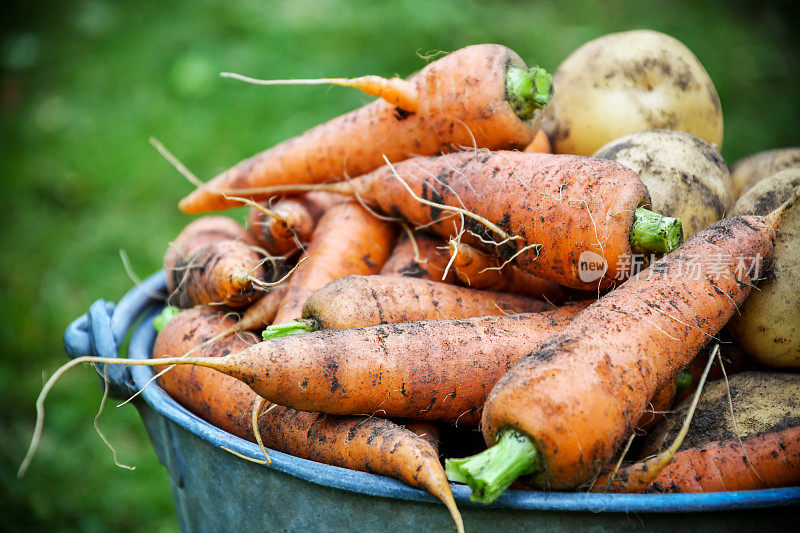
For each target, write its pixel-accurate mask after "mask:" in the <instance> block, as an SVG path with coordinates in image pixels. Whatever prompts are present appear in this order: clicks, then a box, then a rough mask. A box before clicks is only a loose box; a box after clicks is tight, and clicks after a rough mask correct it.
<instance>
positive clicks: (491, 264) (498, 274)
mask: <svg viewBox="0 0 800 533" xmlns="http://www.w3.org/2000/svg"><path fill="white" fill-rule="evenodd" d="M449 244H450V256H451V257H452V258H453V264H452V265H453V269H454V270H455V272H456V276H457V277H458V279H460V280H461V281H462V282H464V283H465V284H466V285H468V286H470V287H475V288H476V289H485V290H490V291H499V292H508V293H511V294H521V295H523V296H528V297H529V298H542V299H544V300H547V301H548V302H552V303H561V302H563V301H564V291H563V290H561V287H560V286H559V285H558V284H557V283H553V282H552V281H547V280H546V279H542V278H540V277H537V276H534V275H533V274H529V273H527V272H525V271H524V270H522V269H520V268H519V267H517V266H515V265H512V264H502V263H501V262H500V260H499V259H498V258H496V257H494V256H491V255H488V254H485V253H483V252H481V251H479V250H477V249H475V248H473V247H472V246H470V245H468V244H464V243H462V242H459V241H458V240H456V239H450V242H449Z"/></svg>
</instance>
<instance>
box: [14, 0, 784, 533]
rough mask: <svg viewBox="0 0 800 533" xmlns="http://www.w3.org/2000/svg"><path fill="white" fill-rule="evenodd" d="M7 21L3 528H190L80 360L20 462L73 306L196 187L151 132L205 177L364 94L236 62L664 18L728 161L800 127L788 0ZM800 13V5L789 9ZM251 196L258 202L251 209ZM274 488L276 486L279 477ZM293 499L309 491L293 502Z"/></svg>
mask: <svg viewBox="0 0 800 533" xmlns="http://www.w3.org/2000/svg"><path fill="white" fill-rule="evenodd" d="M15 4H16V5H14V6H10V5H9V6H5V7H4V17H3V20H2V22H0V25H1V26H0V27H2V37H1V39H0V67H1V68H2V75H1V77H0V140H1V142H0V176H1V177H2V178H1V179H2V185H3V187H2V189H1V191H2V195H3V199H4V201H3V202H2V207H0V228H2V230H1V231H0V252H1V253H0V271H1V272H2V276H0V298H1V299H2V300H1V301H0V352H1V353H2V356H0V357H1V359H0V391H2V398H3V401H2V403H0V423H2V435H3V438H2V439H0V483H1V485H0V490H1V491H2V492H0V502H2V503H1V504H0V506H2V507H3V515H4V518H3V529H8V530H12V531H16V530H20V531H22V530H41V529H44V528H47V529H50V530H80V531H174V530H176V529H177V523H176V520H175V512H174V510H173V507H172V500H171V495H170V491H169V486H168V481H167V475H166V471H165V470H164V469H163V467H162V466H161V465H160V464H158V462H157V460H156V457H155V454H154V452H153V451H152V448H151V447H150V445H149V443H148V440H147V437H146V435H145V432H144V428H143V426H142V424H141V422H140V420H139V418H138V416H137V414H136V412H135V410H134V409H133V408H132V407H130V406H128V407H124V408H121V409H115V408H113V407H109V408H107V410H106V412H105V413H104V415H103V417H102V418H101V425H102V427H103V429H104V430H105V432H106V433H107V435H108V437H109V439H110V440H111V442H113V443H114V445H115V446H116V448H117V450H118V452H119V456H120V460H121V461H123V462H125V463H128V464H132V465H135V466H136V470H134V471H127V470H122V469H120V468H117V467H115V466H114V463H113V461H112V457H111V454H110V452H109V450H108V449H107V448H106V447H105V446H104V445H103V443H102V442H101V441H100V439H99V438H98V436H97V435H96V434H95V432H94V430H93V429H92V418H93V417H94V415H95V412H96V411H97V407H98V405H99V400H100V389H99V387H98V383H97V379H96V377H95V376H94V373H93V372H92V371H90V370H88V369H83V370H75V371H73V372H71V373H69V374H67V376H66V377H65V378H64V379H63V380H62V381H61V383H60V384H59V385H58V386H57V387H56V389H55V390H54V392H53V394H52V395H51V397H50V400H49V402H48V418H47V423H46V426H45V433H44V439H43V441H42V445H41V448H40V450H39V453H38V455H37V456H36V458H35V459H34V461H33V463H32V465H31V468H30V471H29V473H28V475H27V476H26V477H25V478H24V479H23V480H21V481H18V480H17V479H16V478H15V470H16V467H17V465H18V463H19V461H20V459H21V458H22V456H23V454H24V450H25V448H26V446H27V443H28V439H29V437H30V434H31V431H32V428H33V421H34V410H33V405H34V400H35V397H36V394H37V393H38V391H39V388H40V386H41V384H42V378H43V373H46V372H52V371H53V370H54V369H55V368H56V367H57V366H58V365H59V364H61V363H63V362H64V360H65V356H64V354H63V351H62V346H61V336H62V334H63V331H64V329H65V327H66V326H67V324H68V323H69V322H70V321H71V320H72V319H74V318H75V317H77V316H78V315H80V314H82V313H84V312H85V311H86V310H87V309H88V307H89V305H90V304H91V303H92V302H93V301H94V300H95V299H97V298H101V297H102V298H107V299H112V300H117V299H119V298H120V297H121V296H122V295H123V294H124V293H125V292H126V291H127V290H128V289H129V288H130V287H131V285H132V283H131V281H130V280H129V279H128V277H127V275H126V273H125V271H124V269H123V267H122V263H121V261H120V257H119V250H120V249H125V250H126V251H127V253H128V255H129V256H130V258H131V261H132V264H133V267H134V269H135V271H136V272H138V273H139V274H140V275H141V276H145V275H148V274H150V273H152V272H154V271H155V270H156V269H158V268H159V267H160V264H161V259H162V256H163V253H164V251H165V249H166V246H167V243H168V242H169V241H170V239H171V238H173V237H174V236H175V234H177V232H178V231H179V230H180V229H181V227H182V226H183V225H185V224H186V223H187V222H188V218H187V217H186V216H184V215H182V214H181V213H180V212H179V211H178V210H177V208H176V203H177V201H178V199H179V198H180V197H181V196H183V195H184V194H186V193H187V192H188V191H189V190H190V186H189V185H188V184H187V183H186V182H185V181H184V180H183V178H181V177H180V176H179V175H178V174H177V173H176V172H175V171H174V170H173V169H171V167H169V165H168V164H167V163H166V162H165V161H164V160H162V159H161V157H160V156H159V155H157V153H156V152H155V151H154V150H153V149H152V148H151V147H150V145H149V144H148V142H147V139H148V137H149V136H151V135H153V136H156V137H158V138H159V139H161V140H162V141H163V142H164V143H165V144H166V145H167V146H168V147H169V148H170V149H171V150H173V151H174V152H175V153H176V154H177V155H178V156H179V157H180V158H181V159H182V160H183V161H184V162H185V163H186V164H187V165H188V167H189V168H191V169H193V170H194V171H195V172H196V173H197V174H199V175H200V176H202V177H209V176H212V175H214V174H215V173H217V172H218V171H221V170H223V169H225V168H226V167H228V166H229V165H231V164H233V163H235V162H237V161H239V160H240V159H242V158H244V157H247V156H249V155H252V154H253V153H255V152H257V151H259V150H262V149H264V148H266V147H268V146H271V145H273V144H275V143H277V142H279V141H281V140H283V139H286V138H289V137H291V136H293V135H296V134H298V133H300V132H302V131H304V130H305V129H307V128H309V127H311V126H313V125H315V124H317V123H319V122H321V121H323V120H325V119H327V118H330V117H333V116H335V115H338V114H341V113H343V112H346V111H348V110H351V109H353V108H355V107H357V106H359V105H361V104H363V103H365V102H367V101H369V100H370V99H369V98H368V97H366V96H364V95H362V94H359V93H358V92H355V91H353V90H347V89H342V88H322V87H306V88H263V87H253V86H247V85H244V84H240V83H237V82H235V81H232V80H222V79H220V78H218V77H217V73H218V72H220V71H223V70H232V71H236V72H241V73H245V74H250V75H255V76H259V77H264V78H291V77H318V76H355V75H360V74H366V73H374V74H381V75H385V76H390V75H394V74H399V75H407V74H409V73H411V72H413V71H415V70H417V69H419V68H420V67H422V66H423V64H424V62H423V60H421V59H420V57H418V55H417V54H418V53H419V54H424V53H427V52H431V51H438V50H444V51H452V50H455V49H457V48H460V47H462V46H465V45H468V44H474V43H481V42H495V43H500V44H504V45H507V46H509V47H510V48H512V49H514V50H516V51H517V52H518V53H519V54H520V55H521V56H522V57H523V58H524V59H526V61H528V62H529V63H535V62H537V63H539V64H540V65H542V66H545V67H547V68H549V69H551V70H554V69H555V68H556V67H557V66H558V64H559V63H560V62H561V60H563V59H564V58H565V57H566V56H567V55H568V54H569V53H570V52H571V51H572V50H574V49H575V48H576V47H578V46H579V45H581V44H582V43H584V42H586V41H588V40H590V39H593V38H595V37H599V36H601V35H603V34H606V33H609V32H613V31H621V30H627V29H634V28H651V29H656V30H660V31H663V32H666V33H669V34H671V35H673V36H675V37H677V38H678V39H680V40H681V41H683V42H684V43H685V44H686V45H688V46H689V47H690V48H691V49H692V50H693V51H694V53H695V54H696V55H697V56H698V57H699V59H700V60H701V62H702V63H703V65H704V66H705V67H706V69H707V70H708V72H709V74H710V75H711V77H712V79H713V80H714V82H715V83H716V86H717V89H718V91H719V94H720V99H721V101H722V107H723V110H724V115H725V139H724V147H723V155H724V157H725V159H726V160H727V161H729V162H731V161H735V160H736V159H738V158H740V157H742V156H745V155H747V154H749V153H753V152H756V151H760V150H764V149H768V148H775V147H781V146H787V145H797V144H800V142H799V141H800V139H798V131H799V130H798V127H797V119H798V117H800V97H799V96H798V95H800V81H799V80H798V74H797V73H798V70H800V61H799V60H798V48H799V47H798V42H799V41H798V37H797V35H796V28H794V27H792V22H791V21H792V19H793V18H794V17H795V16H796V15H797V13H796V12H793V8H791V7H790V6H791V5H792V2H782V3H777V4H770V3H768V2H731V1H725V2H708V3H703V4H702V5H697V4H696V3H695V2H688V1H658V2H654V3H650V2H596V3H595V2H579V3H574V2H531V3H524V2H507V1H506V2H500V1H495V2H477V1H455V0H452V1H443V2H433V1H416V0H409V1H403V2H375V3H373V2H366V1H364V2H335V1H318V2H316V1H309V0H303V1H294V2H255V1H254V2H238V1H237V2H231V1H222V0H219V1H211V0H198V1H194V2H181V3H176V2H169V3H167V2H162V1H152V0H136V1H132V0H120V1H110V0H83V1H73V2H49V3H48V2H37V1H33V2H17V3H15ZM795 20H796V19H795ZM235 216H237V217H240V218H243V213H242V212H241V211H238V212H235ZM275 496H276V497H280V495H275ZM298 511H299V510H298Z"/></svg>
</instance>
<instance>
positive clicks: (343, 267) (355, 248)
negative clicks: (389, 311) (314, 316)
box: [275, 202, 396, 324]
mask: <svg viewBox="0 0 800 533" xmlns="http://www.w3.org/2000/svg"><path fill="white" fill-rule="evenodd" d="M395 236H396V230H395V227H394V226H393V225H391V224H389V223H388V222H384V221H382V220H380V219H378V218H376V217H375V216H373V215H371V214H370V213H369V212H367V211H366V210H365V209H364V208H363V207H361V206H360V205H359V204H358V203H355V202H350V203H346V204H340V205H337V206H334V207H332V208H331V209H329V210H328V211H327V212H326V213H325V214H324V215H323V216H322V218H321V219H320V221H319V224H317V228H316V229H315V230H314V234H313V236H312V239H311V244H309V246H308V248H307V249H306V252H305V254H303V256H304V257H306V258H307V259H306V260H305V261H303V263H301V264H300V265H299V266H298V267H297V270H295V271H294V273H293V274H292V276H291V277H290V278H289V281H288V282H287V289H286V296H285V297H284V299H283V301H282V302H281V305H280V307H279V308H278V312H277V315H276V317H275V323H276V324H281V323H283V322H288V321H290V320H295V319H297V318H300V316H301V315H302V313H303V306H305V304H306V300H308V298H309V296H311V295H312V294H313V293H314V292H315V291H317V290H318V289H321V288H322V287H324V286H325V285H327V284H328V283H330V282H331V281H333V280H335V279H338V278H341V277H344V276H349V275H368V274H377V273H378V272H379V271H380V269H381V267H382V266H383V264H384V263H385V262H386V259H388V257H389V254H390V253H391V251H392V246H393V245H394V240H395Z"/></svg>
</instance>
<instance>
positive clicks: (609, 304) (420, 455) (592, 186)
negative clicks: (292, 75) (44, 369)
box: [21, 31, 800, 529]
mask: <svg viewBox="0 0 800 533" xmlns="http://www.w3.org/2000/svg"><path fill="white" fill-rule="evenodd" d="M240 78H242V77H240ZM251 81H254V80H251ZM300 81H309V80H298V83H299V82H300ZM318 81H321V82H325V83H329V82H330V83H339V84H343V85H348V86H352V87H356V88H359V89H362V90H364V91H365V92H367V93H369V94H372V95H374V96H377V97H378V99H377V100H376V101H374V102H373V103H371V104H368V105H366V106H364V107H363V108H361V109H358V110H355V111H353V112H351V113H348V114H345V115H343V116H340V117H338V118H335V119H333V120H331V121H329V122H327V123H325V124H321V125H319V126H317V127H315V128H313V129H312V130H309V131H308V132H306V133H304V134H302V135H300V136H298V137H296V138H294V139H290V140H287V141H285V142H283V143H281V144H279V145H277V146H275V147H272V148H270V149H268V150H266V151H264V152H262V153H260V154H257V155H255V156H253V157H251V158H249V159H247V160H245V161H242V162H240V163H238V164H236V165H235V166H233V167H232V168H231V169H230V170H227V171H226V172H224V173H222V174H221V175H219V176H217V177H216V178H214V179H212V180H211V181H209V182H208V183H205V184H200V186H199V187H198V188H197V189H196V190H195V191H193V192H192V193H191V194H189V195H188V196H187V197H186V198H184V199H183V200H181V202H180V204H179V205H180V208H181V209H182V210H183V211H185V212H186V213H188V214H200V213H206V212H210V211H217V210H221V209H226V208H230V207H236V206H241V205H243V204H249V205H251V211H250V215H249V216H248V218H247V227H246V228H245V227H243V226H242V225H240V224H239V223H238V222H236V221H234V220H233V219H231V218H228V217H224V216H203V217H201V218H198V219H196V220H194V221H193V222H191V223H190V224H188V225H187V227H186V228H185V229H184V231H183V232H181V234H180V235H178V236H177V237H176V238H175V240H174V241H173V242H172V243H170V245H169V247H168V249H167V252H166V256H165V260H164V268H165V270H166V272H167V279H168V288H169V290H170V295H169V298H168V301H167V304H168V305H169V306H170V307H167V308H166V309H165V314H164V315H162V316H161V317H159V319H158V320H157V322H156V325H157V328H158V329H159V330H160V333H159V336H158V338H157V341H156V344H155V347H154V350H153V358H154V359H155V360H151V361H134V362H125V361H122V364H150V365H153V366H156V370H157V371H158V372H159V374H158V384H159V385H160V386H161V387H162V388H163V389H164V390H166V391H167V392H168V393H169V394H170V395H171V396H172V397H173V398H175V399H176V400H177V401H178V402H179V403H181V404H183V405H184V406H186V407H187V408H188V409H190V410H192V411H193V412H195V413H196V414H198V416H201V417H203V418H205V419H206V420H208V421H209V422H211V423H213V424H215V425H217V426H218V427H220V428H222V429H224V430H226V431H228V432H230V433H232V434H234V435H237V436H239V437H242V438H245V439H250V440H254V441H257V442H258V443H259V444H260V445H261V446H262V449H263V451H264V453H265V457H264V460H265V461H269V457H268V450H267V448H271V449H276V450H281V451H283V452H287V453H290V454H293V455H296V456H298V457H304V458H307V459H311V460H314V461H319V462H322V463H327V464H334V465H338V466H343V467H347V468H353V469H358V470H366V471H369V472H374V473H379V474H383V475H387V476H391V477H395V478H397V479H400V480H402V481H404V482H406V483H408V484H410V485H412V486H417V487H421V488H424V489H425V490H428V491H430V492H431V493H432V494H434V495H435V496H437V497H438V498H440V499H441V500H442V502H444V504H445V505H446V506H447V508H448V509H449V511H450V512H451V514H452V516H453V518H454V520H455V522H456V524H457V526H458V528H459V529H463V525H462V523H461V518H460V515H459V513H458V509H457V508H456V505H455V502H454V500H453V496H452V493H451V489H450V485H449V483H448V478H449V479H450V480H451V481H455V482H461V483H467V484H468V485H469V486H470V487H472V489H473V499H474V500H476V501H481V502H485V503H490V502H492V501H494V500H495V499H496V498H497V497H499V496H500V495H501V494H502V493H503V491H505V490H506V489H507V488H508V487H509V486H510V485H511V484H512V483H513V482H515V481H516V480H519V481H521V482H522V483H523V484H525V485H527V486H528V487H532V488H534V489H536V490H578V491H580V490H590V489H591V490H609V491H627V492H631V491H641V490H644V491H669V492H694V491H708V490H730V489H733V488H736V489H758V488H764V487H775V486H786V485H793V484H798V483H800V447H799V446H798V443H799V442H800V439H799V438H798V431H800V425H799V424H798V421H799V420H800V387H798V385H797V383H796V382H797V379H796V378H797V374H793V373H792V372H796V369H797V368H798V367H800V326H798V322H797V317H798V316H800V297H798V296H797V291H796V287H797V284H798V282H800V268H798V266H797V263H796V262H795V261H796V260H797V259H800V256H799V255H798V253H799V252H800V249H798V243H799V242H800V240H799V239H798V235H799V234H800V216H798V213H799V211H798V210H799V209H800V200H798V192H800V157H798V154H799V153H800V149H790V150H781V151H773V152H769V153H765V154H760V155H757V156H753V157H752V158H748V160H746V161H743V162H742V163H740V164H738V165H736V166H735V167H734V171H733V176H732V174H731V172H730V171H729V169H728V166H727V165H726V163H725V162H724V161H723V159H722V157H721V156H720V155H719V147H720V144H721V142H722V111H721V107H720V102H719V98H718V97H717V93H716V90H715V89H714V85H713V83H712V81H711V80H710V78H709V77H708V74H707V73H706V72H705V70H704V69H703V67H702V65H700V63H699V61H698V60H697V58H696V57H694V55H693V54H692V53H691V52H690V51H689V50H688V49H687V48H686V47H685V46H684V45H683V44H681V43H680V42H678V41H677V40H675V39H673V38H671V37H669V36H666V35H663V34H659V33H657V32H652V31H633V32H625V33H621V34H613V35H608V36H605V37H603V38H601V39H597V40H596V41H593V42H590V43H587V44H586V45H584V46H583V47H581V48H579V49H578V50H576V51H575V52H574V53H573V54H572V55H571V56H570V57H569V58H567V59H566V60H565V61H564V63H563V64H562V65H561V66H560V67H559V68H558V70H556V72H555V73H554V75H553V76H552V78H551V76H550V75H549V74H548V73H547V72H546V71H545V70H544V69H542V68H540V67H531V68H529V67H527V66H526V65H525V64H524V62H523V61H522V59H521V58H519V57H518V56H517V55H516V54H515V53H514V52H512V51H511V50H509V49H507V48H505V47H502V46H499V45H476V46H470V47H467V48H464V49H462V50H459V51H456V52H453V53H451V54H449V55H447V56H445V57H443V58H441V59H438V60H436V61H433V62H431V63H430V64H428V65H427V66H426V67H425V68H423V69H422V70H421V71H420V72H418V73H416V74H414V75H412V76H410V77H409V78H407V79H399V78H392V79H389V80H386V79H382V78H378V77H375V76H365V77H363V78H356V79H352V80H342V79H334V80H318ZM262 83H264V84H273V83H289V82H286V81H279V82H262ZM265 90H266V89H265ZM552 151H555V153H551V152H552ZM592 154H593V155H592ZM737 196H740V198H739V200H738V201H737V202H736V204H735V205H734V200H735V199H736V197H737ZM726 216H727V217H730V218H725V217H726ZM684 240H685V242H684ZM753 289H757V290H756V291H753ZM751 292H753V294H752V295H751ZM726 326H727V327H728V329H729V333H728V332H727V331H726V329H725V328H726ZM731 338H732V339H735V344H733V341H732V340H731ZM262 339H263V340H262ZM714 344H721V345H722V346H723V349H722V350H719V352H720V353H725V354H726V357H725V358H723V357H719V358H718V360H716V361H715V362H716V364H717V371H716V374H715V373H714V372H713V371H712V372H711V374H710V379H712V380H714V378H717V379H719V378H721V377H724V381H723V380H718V381H714V382H713V384H712V385H710V386H709V387H708V390H706V391H705V392H704V393H703V396H697V397H696V398H699V407H698V409H699V411H698V412H697V413H695V415H694V417H695V418H694V420H691V419H690V420H689V422H690V423H691V425H689V426H687V427H688V428H689V431H688V436H687V437H686V439H685V440H684V437H683V436H682V435H681V436H680V438H679V439H680V440H677V441H676V440H675V439H676V437H675V435H676V434H677V432H676V431H672V432H671V429H669V428H675V427H680V426H681V425H682V424H683V423H684V417H682V416H681V413H682V412H683V411H685V410H688V407H677V409H676V410H675V411H674V412H673V411H672V409H673V403H677V398H676V396H677V395H678V394H681V393H682V396H683V397H686V400H685V402H688V401H690V400H691V399H692V398H691V396H692V394H694V393H693V392H692V391H691V389H692V388H693V387H696V386H697V384H698V383H697V377H698V372H697V368H698V361H700V365H699V366H702V364H703V363H704V362H705V360H706V359H708V357H707V353H708V350H709V349H710V346H711V345H714ZM732 346H739V347H741V350H744V351H745V352H746V353H747V356H746V357H745V358H743V359H741V358H740V359H741V361H743V362H740V364H731V358H729V352H731V349H730V347H732ZM714 353H715V354H716V353H718V352H716V351H715V352H714ZM726 359H727V361H726ZM101 361H102V362H109V363H120V361H115V360H104V359H101V358H96V357H86V358H80V359H77V360H75V361H73V362H71V363H69V366H74V365H75V364H79V363H82V362H101ZM775 367H780V370H781V371H780V372H778V371H776V370H775V369H774V368H775ZM712 370H713V369H712ZM738 370H747V372H743V373H742V374H740V375H737V376H736V377H735V378H732V379H731V380H730V387H726V386H725V384H727V382H728V378H727V376H728V374H731V373H734V372H736V371H738ZM58 375H60V374H56V376H54V378H57V376H58ZM52 382H53V380H51V381H50V382H48V383H47V385H46V386H45V389H44V391H43V394H42V396H41V397H40V402H39V407H41V402H42V401H43V399H44V396H45V395H46V392H47V390H49V388H50V387H51V386H52ZM762 383H763V386H762ZM749 384H752V386H751V385H749ZM768 384H770V385H769V386H767V385H768ZM773 384H774V385H773ZM754 391H755V392H754ZM701 392H703V391H702V389H701V388H698V389H697V391H696V393H697V394H700V393H701ZM727 394H730V398H731V400H730V406H731V409H726V405H727V402H726V405H722V404H721V403H720V401H719V400H718V398H720V397H722V396H724V395H727ZM753 394H756V395H758V398H759V402H760V403H759V406H760V407H759V409H762V410H764V411H765V412H766V411H768V412H769V413H770V420H769V422H768V423H767V421H766V415H763V416H762V415H761V414H758V413H756V411H755V406H754V404H755V403H758V402H755V400H752V401H751V400H750V399H748V398H749V397H750V396H748V395H753ZM712 395H714V396H713V398H717V400H712V399H710V398H711V397H712ZM721 395H722V396H721ZM715 402H716V403H715ZM682 405H683V404H682ZM687 405H688V404H687ZM751 410H752V414H748V413H751ZM662 413H669V415H668V416H667V417H666V418H665V417H663V416H662ZM698 413H699V414H698ZM759 413H760V411H759ZM662 419H663V420H662ZM751 419H758V420H762V419H764V420H763V423H759V424H749V425H748V427H747V428H743V427H742V426H744V425H745V424H743V423H738V424H737V422H736V420H751ZM701 426H702V427H701ZM706 426H713V429H714V431H712V430H711V429H709V428H708V427H706ZM443 428H447V431H441V430H442V429H443ZM745 429H746V431H745ZM477 430H480V431H482V433H483V437H484V441H485V444H486V447H485V449H484V450H482V451H479V450H476V451H478V452H479V453H477V454H475V455H473V456H471V457H467V458H455V457H450V450H452V449H463V446H461V447H459V445H458V443H454V442H450V441H448V439H447V438H442V439H440V438H439V436H440V435H447V436H449V438H450V439H452V438H453V435H459V434H461V435H466V434H467V433H469V432H474V431H477ZM40 431H41V420H40V421H39V424H38V425H37V435H38V432H40ZM664 435H667V436H664ZM464 438H465V439H466V437H464ZM673 441H674V442H675V446H674V447H675V449H674V450H672V451H670V454H669V456H668V459H667V460H665V461H661V462H660V463H659V465H658V467H657V468H653V467H652V464H651V463H648V462H644V463H640V462H637V461H641V460H645V459H646V458H647V457H648V455H650V454H652V453H658V452H660V451H663V450H664V449H667V448H668V447H669V446H670V444H673ZM680 441H683V444H680ZM626 443H627V446H626ZM631 444H632V445H631ZM679 446H682V447H679ZM34 449H35V439H34V443H33V444H32V447H31V452H32V451H33V450H34ZM390 451H391V453H390ZM441 457H445V458H446V461H445V462H444V463H442V462H441V461H440V458H441ZM29 459H30V455H29V456H28V457H27V458H26V461H25V463H24V464H23V468H22V469H21V470H23V471H24V468H26V467H27V464H28V461H29ZM710 478H713V479H710Z"/></svg>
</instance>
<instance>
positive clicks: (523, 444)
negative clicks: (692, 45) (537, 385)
mask: <svg viewBox="0 0 800 533" xmlns="http://www.w3.org/2000/svg"><path fill="white" fill-rule="evenodd" d="M539 470H541V458H540V455H539V453H538V452H537V451H536V446H535V445H534V444H533V441H531V439H530V438H528V437H527V436H525V435H523V434H522V433H519V432H518V431H515V430H508V431H504V432H503V433H502V434H501V435H500V437H499V438H498V439H497V442H496V443H495V445H494V446H492V447H490V448H488V449H486V450H484V451H482V452H481V453H479V454H477V455H473V456H472V457H465V458H463V459H447V460H445V473H446V474H447V479H449V480H450V481H456V482H459V483H466V484H467V485H469V487H470V488H471V489H472V495H471V496H470V498H469V499H470V500H472V501H474V502H480V503H486V504H489V503H492V502H493V501H495V500H496V499H497V498H498V497H499V496H500V495H501V494H503V492H505V490H506V489H507V488H508V487H509V486H510V485H511V484H512V483H513V482H514V480H515V479H517V478H518V477H520V476H525V475H529V474H534V473H536V472H538V471H539Z"/></svg>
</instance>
